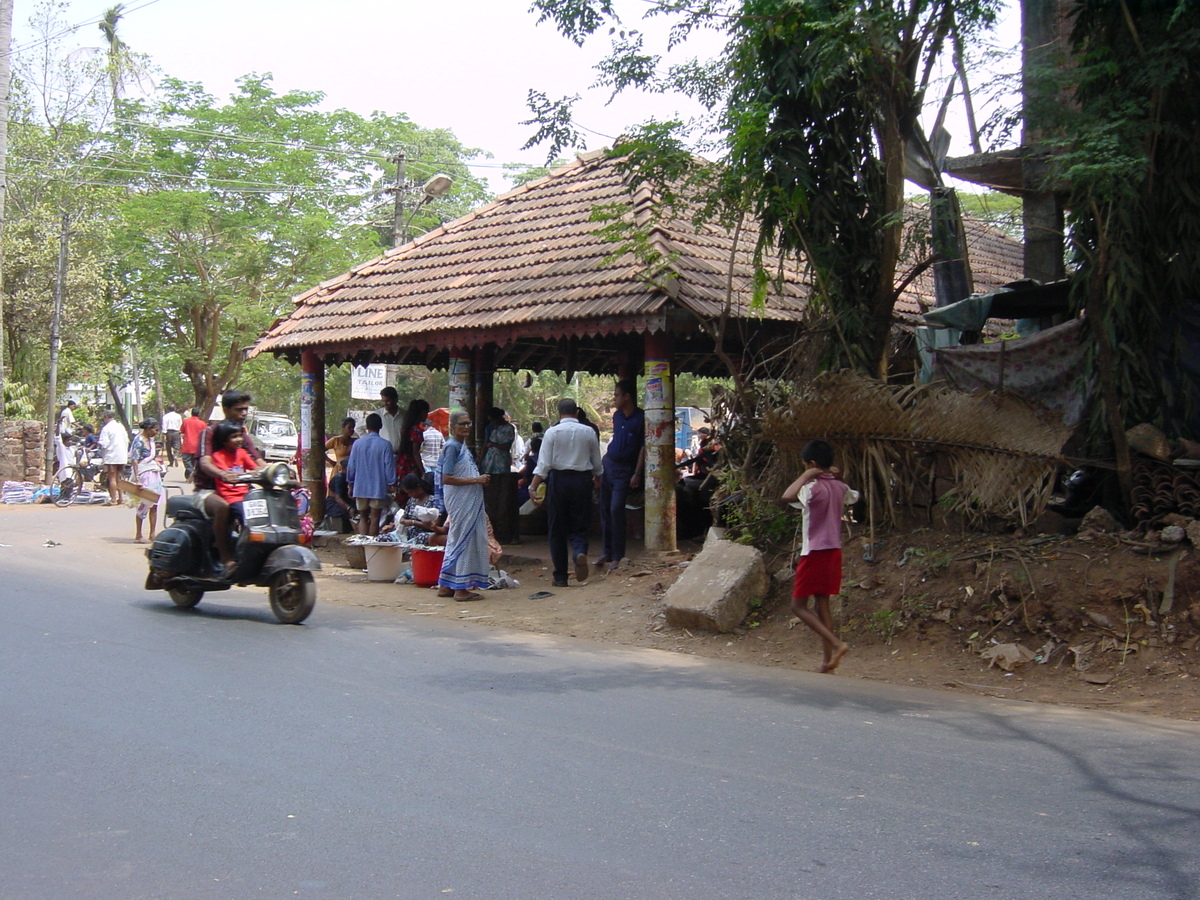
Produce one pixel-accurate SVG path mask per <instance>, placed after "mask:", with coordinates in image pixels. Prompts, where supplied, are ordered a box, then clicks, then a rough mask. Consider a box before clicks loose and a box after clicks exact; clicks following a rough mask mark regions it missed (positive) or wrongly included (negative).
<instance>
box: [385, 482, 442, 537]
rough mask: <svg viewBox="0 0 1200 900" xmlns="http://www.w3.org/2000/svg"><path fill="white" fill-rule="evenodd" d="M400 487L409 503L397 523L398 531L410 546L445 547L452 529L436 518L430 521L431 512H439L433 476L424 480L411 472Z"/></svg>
mask: <svg viewBox="0 0 1200 900" xmlns="http://www.w3.org/2000/svg"><path fill="white" fill-rule="evenodd" d="M400 487H401V488H403V489H404V492H405V493H406V494H408V502H407V503H406V504H405V505H404V512H403V513H401V514H400V518H399V519H398V520H397V522H396V530H397V531H398V532H399V533H400V535H401V536H402V537H403V539H404V540H405V541H406V542H407V543H409V544H420V545H421V546H423V547H445V546H446V534H447V532H449V530H450V529H449V528H447V527H446V526H445V525H439V524H438V522H437V519H436V518H435V519H434V520H433V521H430V515H429V512H436V511H437V507H435V506H434V504H433V476H432V475H431V474H426V475H425V477H424V478H422V477H421V476H420V475H418V474H417V473H416V472H409V473H408V474H407V475H405V476H404V479H403V481H401V483H400ZM425 511H429V512H425Z"/></svg>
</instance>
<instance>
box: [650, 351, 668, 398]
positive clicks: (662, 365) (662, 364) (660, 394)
mask: <svg viewBox="0 0 1200 900" xmlns="http://www.w3.org/2000/svg"><path fill="white" fill-rule="evenodd" d="M670 377H671V364H670V363H668V362H667V361H666V360H665V359H648V360H646V409H664V408H666V407H667V406H668V405H670V404H669V403H668V400H667V392H668V387H669V385H668V384H667V379H669V378H670Z"/></svg>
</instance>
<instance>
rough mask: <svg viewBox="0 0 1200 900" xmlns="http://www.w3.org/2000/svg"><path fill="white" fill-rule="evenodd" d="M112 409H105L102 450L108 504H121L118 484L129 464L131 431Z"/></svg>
mask: <svg viewBox="0 0 1200 900" xmlns="http://www.w3.org/2000/svg"><path fill="white" fill-rule="evenodd" d="M116 415H117V414H116V413H114V412H113V411H112V410H111V409H106V410H105V411H104V427H103V428H101V429H100V452H101V454H103V463H104V473H105V475H106V476H107V478H108V505H109V506H120V505H121V489H120V487H119V486H118V485H117V481H118V479H120V477H121V472H122V471H123V470H124V468H125V467H126V466H127V465H129V432H127V431H126V430H125V427H124V426H123V425H122V424H121V423H120V422H118V421H117V418H116Z"/></svg>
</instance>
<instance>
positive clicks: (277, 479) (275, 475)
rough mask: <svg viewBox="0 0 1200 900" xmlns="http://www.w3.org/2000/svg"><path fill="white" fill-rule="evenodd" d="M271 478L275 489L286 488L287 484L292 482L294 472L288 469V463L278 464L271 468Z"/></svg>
mask: <svg viewBox="0 0 1200 900" xmlns="http://www.w3.org/2000/svg"><path fill="white" fill-rule="evenodd" d="M269 477H270V479H271V484H273V485H275V487H286V486H287V483H288V482H289V481H291V480H292V472H291V470H290V469H289V468H288V467H287V463H276V464H275V465H274V466H272V467H271V472H270V475H269Z"/></svg>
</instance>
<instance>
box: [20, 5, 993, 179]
mask: <svg viewBox="0 0 1200 900" xmlns="http://www.w3.org/2000/svg"><path fill="white" fill-rule="evenodd" d="M114 2H115V0H69V2H68V3H67V4H66V12H65V16H66V21H67V22H68V23H69V24H71V25H75V24H80V23H88V24H86V25H84V27H82V28H80V29H79V31H78V32H77V35H78V37H77V40H78V43H79V45H81V46H97V47H98V46H100V45H101V43H102V38H101V35H100V32H99V29H98V28H97V27H96V25H95V24H94V23H95V22H96V21H97V20H98V19H99V18H100V16H101V15H102V14H103V12H104V10H105V9H106V8H107V7H109V6H111V5H113V3H114ZM34 7H35V0H17V2H16V10H15V14H14V22H13V25H14V32H15V38H14V44H15V46H16V47H17V48H18V49H19V48H20V47H21V46H23V45H25V44H27V43H28V42H29V40H30V38H31V34H30V31H29V29H28V25H27V22H28V19H29V18H30V15H31V14H32V13H33V11H34ZM125 7H126V14H125V17H124V18H123V19H122V20H121V23H120V26H119V34H120V35H121V36H122V39H123V40H124V41H125V43H126V44H127V45H128V46H129V47H130V49H132V50H134V51H137V52H141V53H146V54H148V55H149V56H150V57H151V58H152V60H153V61H154V63H155V64H156V65H157V66H158V67H159V68H160V69H162V71H163V72H164V73H165V74H167V75H171V76H174V77H177V78H182V79H185V80H188V81H199V82H201V83H202V84H203V85H204V87H205V89H206V90H207V91H208V92H209V93H212V94H214V95H216V96H217V97H221V98H224V97H226V96H228V95H229V93H230V92H231V91H232V89H233V83H234V79H236V78H237V77H238V76H240V75H244V74H247V73H249V72H258V73H265V72H270V73H272V74H273V75H274V79H275V80H274V85H275V89H276V90H277V91H279V92H283V91H287V90H292V89H300V90H316V91H323V92H324V93H325V94H326V106H327V107H328V108H331V109H333V108H339V107H345V108H347V109H351V110H354V111H355V112H358V113H362V114H369V113H371V112H373V111H375V110H379V111H382V112H386V113H405V114H407V115H408V117H409V118H410V119H411V120H412V121H413V122H415V123H416V124H418V125H420V126H422V127H425V128H448V129H450V130H451V131H453V132H454V133H455V134H456V135H457V136H458V138H459V140H460V141H462V143H463V144H465V145H466V146H468V147H478V148H480V149H481V150H483V151H485V152H487V153H490V154H492V157H493V158H492V159H491V160H487V159H480V160H477V162H479V163H480V166H479V167H478V168H476V169H475V172H476V174H477V175H479V176H481V177H486V178H488V179H489V182H490V184H491V187H492V189H493V190H495V191H497V192H500V191H502V190H504V189H505V187H506V185H505V182H504V181H503V177H502V174H501V170H500V165H501V164H502V163H509V162H524V163H531V164H535V165H541V164H543V163H544V162H545V156H546V148H545V146H540V147H537V148H534V149H531V150H525V151H522V150H521V149H520V148H521V146H522V144H524V143H525V141H526V140H527V139H528V138H529V137H530V136H531V135H532V134H533V131H534V129H533V128H532V127H531V126H527V125H521V124H520V123H521V121H522V120H524V119H528V118H529V117H530V113H529V111H528V108H527V107H526V105H525V98H526V93H527V92H528V90H529V89H530V88H534V89H537V90H541V91H544V92H545V93H546V94H548V95H549V96H550V97H552V98H557V97H560V96H563V95H567V94H580V95H583V98H584V100H583V101H582V103H581V104H580V105H578V106H577V120H578V122H579V123H580V124H582V125H583V126H586V127H587V128H588V129H591V130H592V131H593V132H594V133H591V134H589V135H588V138H589V147H588V149H595V148H598V147H602V146H606V145H608V144H610V143H612V139H613V138H614V137H615V136H616V135H617V134H619V133H620V132H621V131H622V129H623V127H624V126H627V125H630V124H634V123H637V122H641V121H643V120H645V119H647V118H649V117H651V116H653V117H655V118H659V119H665V118H670V117H672V116H674V115H677V114H681V115H684V116H687V115H692V114H694V113H696V112H697V111H698V109H697V108H695V107H693V106H691V105H690V104H689V102H688V101H687V100H686V99H685V98H667V97H661V96H649V95H629V96H623V97H620V98H618V99H617V100H616V101H614V103H613V104H612V105H610V106H608V105H605V103H606V101H607V99H608V95H607V92H605V91H602V90H598V89H597V90H592V89H590V85H591V84H592V82H593V81H594V77H595V76H594V73H593V71H592V65H593V63H594V62H596V61H597V60H598V59H600V58H601V57H602V56H603V55H604V54H605V53H606V52H607V50H608V46H609V42H608V38H607V37H603V38H597V39H595V40H593V41H591V42H589V43H588V44H587V45H585V47H584V48H583V49H580V48H578V47H576V46H575V45H574V44H573V43H571V42H570V41H568V40H567V39H566V38H564V37H562V36H561V35H559V34H558V33H557V32H556V31H555V30H554V29H553V27H552V26H551V25H550V24H549V23H543V24H542V25H537V24H536V17H535V15H534V14H531V13H530V12H529V11H528V7H529V0H437V2H430V0H425V2H414V0H390V2H388V0H320V2H318V0H286V2H285V0H125ZM619 8H622V9H623V10H627V12H624V13H623V15H624V16H625V19H626V23H627V24H629V25H631V26H633V27H636V28H639V29H640V30H642V31H644V32H646V33H647V35H648V36H652V35H653V36H657V37H659V38H661V37H662V36H663V35H664V34H665V31H664V30H663V29H662V26H661V25H658V24H656V23H657V22H658V21H659V20H654V21H652V22H650V23H647V22H643V21H642V20H641V16H642V15H643V13H644V11H645V9H646V8H647V4H646V2H645V0H620V7H619ZM704 37H705V39H706V40H707V41H708V44H707V46H704V45H703V44H702V43H698V42H697V41H696V40H695V38H693V39H692V40H690V41H689V46H688V47H686V48H685V53H684V54H681V58H682V57H684V56H687V55H701V56H711V55H713V54H714V53H715V52H717V51H718V50H719V46H718V45H716V44H715V43H714V41H715V39H716V36H715V35H711V34H708V35H705V36H704ZM664 44H665V42H664V41H662V40H660V41H659V42H658V44H657V46H658V47H659V48H661V47H662V46H663V45H664ZM1011 45H1012V44H1011V42H1010V43H1009V46H1011ZM952 130H954V129H953V127H952ZM966 144H967V142H966V140H965V138H964V139H958V138H956V140H955V145H954V147H953V148H952V155H958V154H961V153H966V152H969V151H968V148H967V146H966ZM397 149H400V148H397Z"/></svg>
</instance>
